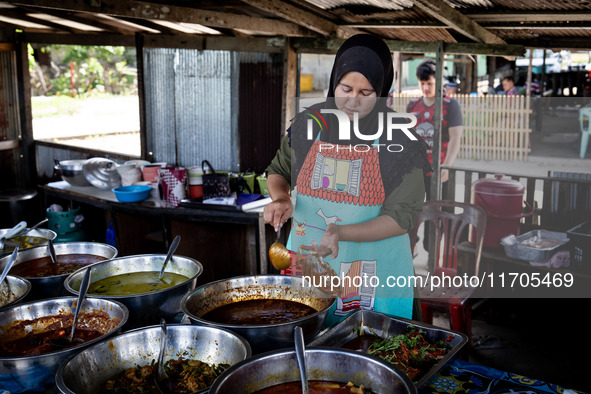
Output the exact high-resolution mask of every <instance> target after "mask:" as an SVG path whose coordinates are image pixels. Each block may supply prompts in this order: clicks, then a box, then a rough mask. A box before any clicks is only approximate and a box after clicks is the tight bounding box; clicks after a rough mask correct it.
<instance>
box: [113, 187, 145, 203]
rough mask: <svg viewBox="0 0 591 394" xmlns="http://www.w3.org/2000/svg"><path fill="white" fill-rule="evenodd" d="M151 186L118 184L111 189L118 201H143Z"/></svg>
mask: <svg viewBox="0 0 591 394" xmlns="http://www.w3.org/2000/svg"><path fill="white" fill-rule="evenodd" d="M151 190H152V188H151V187H150V186H147V185H131V186H119V187H115V188H113V189H112V192H113V193H115V197H117V200H118V201H120V202H139V201H144V200H145V199H147V198H148V197H149V196H150V191H151Z"/></svg>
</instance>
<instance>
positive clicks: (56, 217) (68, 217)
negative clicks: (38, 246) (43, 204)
mask: <svg viewBox="0 0 591 394" xmlns="http://www.w3.org/2000/svg"><path fill="white" fill-rule="evenodd" d="M79 213H80V207H78V208H76V209H72V210H70V211H61V212H53V211H51V210H50V208H47V219H48V221H47V227H48V228H49V229H50V230H53V231H55V232H56V233H57V235H65V234H68V233H73V232H75V231H79V230H80V226H81V223H76V221H75V220H74V218H75V217H76V215H78V214H79Z"/></svg>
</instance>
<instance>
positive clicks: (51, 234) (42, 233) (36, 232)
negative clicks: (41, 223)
mask: <svg viewBox="0 0 591 394" xmlns="http://www.w3.org/2000/svg"><path fill="white" fill-rule="evenodd" d="M10 230H11V229H9V228H3V229H0V237H2V236H3V235H4V234H6V233H7V232H8V231H10ZM23 234H26V235H28V236H35V237H42V238H46V239H51V240H52V241H53V240H54V239H55V238H56V237H57V233H56V232H55V231H53V230H49V229H47V228H35V229H27V230H26V231H23ZM9 241H11V240H9ZM42 245H47V241H45V242H44V243H43V244H42ZM26 249H31V248H23V247H19V253H20V252H22V251H24V250H26ZM13 250H14V247H9V246H5V247H4V249H0V257H4V256H8V255H10V254H11V253H12V251H13Z"/></svg>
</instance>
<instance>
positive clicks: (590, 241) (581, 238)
mask: <svg viewBox="0 0 591 394" xmlns="http://www.w3.org/2000/svg"><path fill="white" fill-rule="evenodd" d="M566 234H567V235H568V238H569V239H570V264H571V267H572V268H573V269H574V270H577V271H583V272H591V263H590V262H591V222H583V223H581V224H579V225H577V226H575V227H573V228H571V229H570V230H568V231H567V232H566ZM585 260H587V264H586V265H585V264H584V261H585Z"/></svg>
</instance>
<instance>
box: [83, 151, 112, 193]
mask: <svg viewBox="0 0 591 394" xmlns="http://www.w3.org/2000/svg"><path fill="white" fill-rule="evenodd" d="M116 168H117V163H115V162H114V161H112V160H109V159H105V158H102V157H95V158H92V159H88V160H87V161H86V163H84V167H83V169H82V171H83V172H84V176H85V177H86V179H87V180H88V182H90V184H91V185H92V186H94V187H97V188H99V189H102V190H111V189H112V188H114V187H118V186H121V176H120V175H119V173H118V172H117V171H116Z"/></svg>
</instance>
